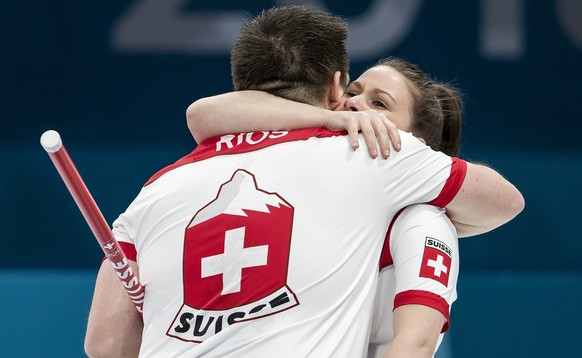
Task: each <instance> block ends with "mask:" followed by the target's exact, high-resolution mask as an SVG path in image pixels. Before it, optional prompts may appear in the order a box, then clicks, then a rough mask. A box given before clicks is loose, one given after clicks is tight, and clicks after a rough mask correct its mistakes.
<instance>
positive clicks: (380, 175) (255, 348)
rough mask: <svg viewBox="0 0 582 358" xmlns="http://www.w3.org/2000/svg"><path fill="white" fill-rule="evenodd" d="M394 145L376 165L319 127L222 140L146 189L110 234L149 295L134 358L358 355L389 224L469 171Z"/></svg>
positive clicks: (438, 196)
mask: <svg viewBox="0 0 582 358" xmlns="http://www.w3.org/2000/svg"><path fill="white" fill-rule="evenodd" d="M401 138H402V142H403V149H402V150H401V151H400V152H395V153H392V155H391V157H390V159H388V160H374V159H371V158H369V157H368V155H367V153H366V152H365V151H363V150H360V151H353V150H351V149H349V143H348V138H347V136H344V135H338V133H337V132H331V131H327V130H324V129H321V128H311V129H305V130H297V131H291V132H253V133H242V134H236V135H226V136H222V137H216V138H211V139H208V140H206V141H205V142H203V143H202V144H201V145H199V146H198V147H197V148H196V150H194V152H192V153H191V154H190V155H188V156H186V157H184V158H182V159H180V160H179V161H178V162H176V163H175V164H174V165H172V166H170V167H168V168H166V169H164V170H162V171H161V172H160V173H158V174H156V175H155V176H154V177H153V178H152V179H150V181H149V182H148V183H146V185H145V186H144V188H143V189H142V190H141V192H140V193H139V195H138V197H137V198H136V199H135V200H134V201H133V203H132V204H131V205H130V206H129V208H128V209H127V210H126V212H125V213H124V214H122V215H121V216H120V217H119V218H118V219H117V220H116V221H115V223H114V225H113V226H114V230H113V231H114V234H115V236H116V237H117V239H118V240H120V241H124V242H125V243H126V244H124V245H123V246H124V247H125V249H127V253H128V256H130V258H131V255H133V257H134V258H135V257H136V256H137V263H138V266H139V276H140V280H141V282H142V284H143V285H144V287H145V300H144V306H143V309H144V312H143V318H144V331H143V336H142V337H143V338H142V345H141V348H140V357H190V358H191V357H220V358H225V357H237V358H241V357H252V358H256V357H269V356H277V357H293V358H297V357H317V358H319V357H331V356H334V357H350V358H351V357H364V356H365V355H366V351H367V346H368V338H369V329H370V326H371V310H372V306H373V303H374V292H375V290H376V283H377V278H378V261H379V258H380V252H381V249H382V245H383V242H384V238H385V234H386V231H387V229H388V224H389V223H390V221H391V220H392V218H393V217H394V215H395V214H396V213H397V212H398V210H399V209H401V208H403V207H405V206H408V205H410V204H414V203H426V202H432V203H433V204H434V205H439V206H444V205H446V204H447V203H448V202H449V201H450V200H451V199H452V198H453V197H454V196H455V195H456V193H457V192H458V190H459V188H460V185H461V183H462V181H463V180H464V174H465V170H466V164H465V162H464V161H462V160H459V159H456V158H450V157H447V156H445V155H444V154H442V153H438V152H434V151H432V150H431V149H430V148H429V147H427V146H425V145H424V144H422V143H421V142H420V141H418V140H417V139H415V138H414V137H412V136H411V135H409V134H408V133H404V132H402V133H401ZM132 251H133V254H132V253H131V252H132Z"/></svg>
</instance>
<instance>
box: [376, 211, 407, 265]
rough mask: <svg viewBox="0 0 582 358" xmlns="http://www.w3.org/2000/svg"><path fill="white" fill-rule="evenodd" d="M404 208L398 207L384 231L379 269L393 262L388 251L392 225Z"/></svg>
mask: <svg viewBox="0 0 582 358" xmlns="http://www.w3.org/2000/svg"><path fill="white" fill-rule="evenodd" d="M404 209H405V208H402V209H400V211H398V212H397V213H396V215H394V217H393V218H392V222H390V226H389V227H388V232H387V233H386V237H385V238H384V247H382V253H381V254H380V271H381V270H382V269H383V268H384V267H388V266H390V265H392V264H393V263H394V260H392V253H391V252H390V236H391V235H392V227H393V226H394V223H395V222H396V219H398V217H399V216H400V214H402V212H403V211H404Z"/></svg>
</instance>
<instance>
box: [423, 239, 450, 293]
mask: <svg viewBox="0 0 582 358" xmlns="http://www.w3.org/2000/svg"><path fill="white" fill-rule="evenodd" d="M451 255H452V251H451V248H450V247H448V246H447V245H446V244H445V243H444V242H442V241H440V240H437V239H435V238H432V237H426V239H425V243H424V254H423V257H422V265H421V267H420V277H426V278H430V279H433V280H435V281H438V282H440V283H442V284H443V285H444V286H445V287H447V286H448V285H449V275H450V272H451V261H452V257H451Z"/></svg>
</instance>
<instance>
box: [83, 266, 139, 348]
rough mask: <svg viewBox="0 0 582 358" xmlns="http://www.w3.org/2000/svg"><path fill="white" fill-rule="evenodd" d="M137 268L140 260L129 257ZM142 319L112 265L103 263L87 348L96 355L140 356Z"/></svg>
mask: <svg viewBox="0 0 582 358" xmlns="http://www.w3.org/2000/svg"><path fill="white" fill-rule="evenodd" d="M129 263H130V265H131V268H132V269H133V271H134V272H136V274H137V272H138V267H137V263H136V262H134V261H129ZM142 330H143V321H142V318H141V316H140V315H139V313H138V312H137V310H136V309H135V305H134V304H133V302H132V301H131V299H130V298H129V296H128V295H127V292H126V291H125V289H124V288H123V287H122V285H121V282H120V281H119V279H118V278H117V275H116V273H115V271H114V270H113V267H111V264H110V263H109V261H107V260H105V261H103V263H102V264H101V268H100V269H99V273H98V275H97V281H96V283H95V293H94V295H93V303H92V304H91V312H90V313H89V322H88V324H87V334H86V336H85V352H86V353H87V355H88V356H89V357H91V358H94V357H109V358H111V357H137V355H138V353H139V347H140V344H141V335H142Z"/></svg>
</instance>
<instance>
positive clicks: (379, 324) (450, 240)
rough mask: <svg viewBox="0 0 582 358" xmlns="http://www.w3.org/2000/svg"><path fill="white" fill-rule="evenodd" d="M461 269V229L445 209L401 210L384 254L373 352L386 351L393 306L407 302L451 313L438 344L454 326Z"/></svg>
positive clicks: (371, 357) (372, 357) (373, 357)
mask: <svg viewBox="0 0 582 358" xmlns="http://www.w3.org/2000/svg"><path fill="white" fill-rule="evenodd" d="M458 275H459V245H458V238H457V231H456V230H455V227H454V226H453V224H452V223H451V221H450V220H449V218H448V217H447V216H446V213H445V210H444V209H439V208H436V207H434V206H431V205H412V206H409V207H407V208H406V209H404V210H403V211H402V212H401V213H400V214H398V215H397V216H396V217H395V218H394V221H393V222H392V224H391V225H390V229H389V231H388V234H387V235H386V242H385V244H384V249H383V251H382V257H381V259H380V276H379V281H378V289H377V291H376V300H375V303H374V313H373V317H372V330H371V334H370V345H369V349H368V358H381V357H383V356H384V353H385V352H386V349H387V347H388V345H389V344H390V342H392V338H393V327H392V311H393V310H394V309H395V308H397V307H399V306H402V305H407V304H420V305H425V306H428V307H432V308H434V309H436V310H438V311H440V312H441V313H442V314H443V315H444V316H445V318H446V323H445V325H444V326H443V328H442V331H441V334H440V336H439V339H438V342H437V346H436V349H438V347H439V345H440V343H441V341H442V339H443V336H444V333H445V332H446V331H447V330H448V328H449V322H450V319H449V315H450V310H451V305H452V304H453V302H454V301H455V300H456V299H457V291H456V287H457V278H458ZM436 349H435V351H436Z"/></svg>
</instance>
